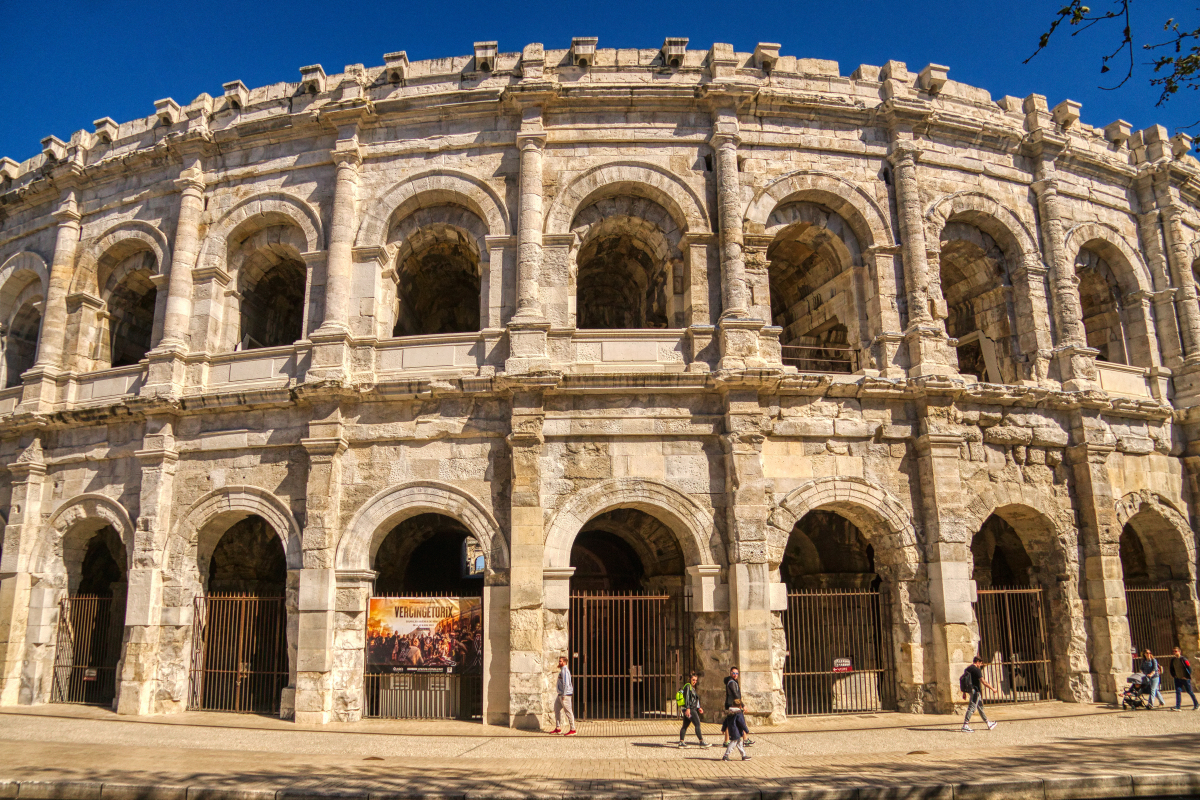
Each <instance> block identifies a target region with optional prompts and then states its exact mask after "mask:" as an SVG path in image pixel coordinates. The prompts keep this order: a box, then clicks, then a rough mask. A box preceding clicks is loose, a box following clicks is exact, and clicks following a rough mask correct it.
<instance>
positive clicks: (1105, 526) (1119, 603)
mask: <svg viewBox="0 0 1200 800" xmlns="http://www.w3.org/2000/svg"><path fill="white" fill-rule="evenodd" d="M1071 428H1072V430H1071V439H1072V442H1073V444H1072V446H1071V447H1069V448H1068V449H1067V463H1068V464H1069V465H1070V467H1071V472H1072V475H1073V477H1074V484H1075V486H1074V489H1075V492H1074V495H1075V502H1076V503H1077V510H1078V513H1079V518H1080V523H1081V525H1080V530H1079V543H1080V546H1081V549H1082V551H1083V553H1082V563H1081V565H1080V572H1081V573H1082V574H1081V580H1082V581H1083V583H1084V586H1085V593H1084V594H1085V597H1084V614H1085V616H1086V619H1087V627H1088V655H1089V659H1088V660H1089V663H1090V664H1091V667H1092V672H1091V680H1092V686H1093V687H1094V690H1095V693H1096V697H1095V699H1096V700H1097V701H1099V702H1109V703H1112V702H1116V699H1117V696H1118V694H1119V692H1120V691H1121V688H1122V687H1123V686H1124V681H1125V674H1126V672H1128V670H1129V649H1130V647H1131V644H1130V637H1129V621H1128V619H1127V618H1126V605H1125V583H1124V577H1123V573H1122V570H1121V552H1120V540H1121V525H1120V524H1119V523H1118V521H1117V517H1116V504H1115V501H1114V499H1113V489H1112V484H1111V483H1110V482H1109V478H1108V459H1109V456H1111V455H1112V454H1113V453H1114V452H1115V451H1116V442H1115V441H1114V440H1113V437H1112V435H1111V434H1109V433H1108V432H1107V429H1106V426H1105V424H1104V421H1103V419H1101V417H1100V414H1099V413H1098V412H1096V411H1092V410H1082V411H1078V412H1075V414H1073V418H1072V420H1071Z"/></svg>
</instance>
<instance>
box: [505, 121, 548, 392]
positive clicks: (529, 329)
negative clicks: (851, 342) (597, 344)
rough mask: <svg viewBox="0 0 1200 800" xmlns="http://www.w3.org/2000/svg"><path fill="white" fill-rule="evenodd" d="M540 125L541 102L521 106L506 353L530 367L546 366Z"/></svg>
mask: <svg viewBox="0 0 1200 800" xmlns="http://www.w3.org/2000/svg"><path fill="white" fill-rule="evenodd" d="M545 147H546V133H545V131H544V130H543V129H542V108H541V106H530V107H528V108H525V109H523V111H522V120H521V130H520V132H519V133H518V134H517V148H518V149H519V150H520V153H521V167H520V169H521V174H520V178H519V186H518V208H517V313H516V314H515V315H513V318H512V319H511V320H509V322H508V342H509V357H508V361H507V362H506V363H505V370H507V371H508V372H512V373H523V372H533V371H537V370H541V369H546V368H548V367H549V366H550V361H549V358H548V357H547V345H546V333H547V331H549V329H550V325H549V323H547V322H546V318H545V314H544V312H543V309H542V301H541V285H540V283H541V279H542V222H543V218H542V192H543V191H544V190H543V186H542V151H543V150H544V149H545Z"/></svg>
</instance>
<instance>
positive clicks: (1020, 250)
mask: <svg viewBox="0 0 1200 800" xmlns="http://www.w3.org/2000/svg"><path fill="white" fill-rule="evenodd" d="M951 221H961V222H965V223H967V224H968V225H972V226H974V227H976V228H979V229H980V230H981V231H983V232H984V233H986V234H987V235H989V236H991V237H992V238H993V239H995V240H996V242H997V243H998V244H999V245H1000V247H1001V249H1002V250H1004V252H1005V255H1006V256H1008V257H1009V259H1010V261H1011V262H1012V263H1010V264H1009V269H1010V270H1011V269H1014V268H1015V267H1017V266H1018V265H1019V264H1020V263H1021V261H1022V260H1024V259H1026V258H1038V247H1037V240H1036V239H1035V238H1034V236H1033V233H1032V232H1031V231H1030V230H1029V227H1028V226H1027V225H1026V224H1025V223H1024V222H1023V221H1022V220H1021V219H1020V218H1019V217H1018V216H1017V215H1016V214H1014V213H1013V212H1012V211H1011V210H1010V209H1008V208H1006V207H1005V206H1004V205H1003V204H1001V203H1000V201H998V200H996V199H994V198H992V197H991V196H989V195H987V194H985V193H983V192H956V193H954V194H948V195H946V196H945V197H942V198H939V199H938V200H936V201H934V202H933V203H932V204H931V205H930V206H929V210H928V211H926V212H925V230H926V239H925V240H926V241H927V242H937V241H939V240H940V239H941V236H942V229H943V228H945V227H946V223H948V222H951ZM1013 259H1015V261H1014V260H1013Z"/></svg>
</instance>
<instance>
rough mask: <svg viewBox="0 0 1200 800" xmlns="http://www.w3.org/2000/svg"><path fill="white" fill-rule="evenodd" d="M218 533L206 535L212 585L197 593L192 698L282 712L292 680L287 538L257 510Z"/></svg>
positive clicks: (206, 704) (194, 702)
mask: <svg viewBox="0 0 1200 800" xmlns="http://www.w3.org/2000/svg"><path fill="white" fill-rule="evenodd" d="M213 524H215V523H213ZM210 527H211V526H210ZM213 534H216V531H211V532H209V534H208V535H202V537H201V546H200V552H199V556H198V561H199V563H198V566H199V567H200V574H201V575H202V576H204V580H203V583H204V586H205V589H206V592H205V594H204V596H202V597H200V598H197V601H196V611H195V623H194V626H195V629H194V632H193V636H194V637H195V639H194V643H193V654H194V656H193V663H192V682H191V683H192V685H191V698H190V699H191V702H190V704H189V705H190V706H191V707H192V708H199V709H202V710H206V711H234V712H239V713H256V714H270V715H278V714H279V709H280V696H281V694H282V692H283V689H284V687H286V686H287V685H288V680H289V669H288V646H287V608H286V600H285V598H286V594H287V572H288V571H287V557H286V555H285V552H284V549H283V543H282V542H281V541H280V539H279V535H278V534H277V533H276V531H275V530H274V528H272V527H271V525H270V523H268V522H267V521H266V520H265V519H263V518H262V517H260V516H257V515H251V516H247V517H244V518H243V519H241V520H238V521H237V522H235V523H234V524H232V525H230V526H229V527H228V528H227V529H226V530H225V531H224V533H220V534H219V535H213ZM214 539H215V541H213V540H214ZM209 547H211V550H209V549H208V548H209ZM206 552H207V557H206V555H205V554H206Z"/></svg>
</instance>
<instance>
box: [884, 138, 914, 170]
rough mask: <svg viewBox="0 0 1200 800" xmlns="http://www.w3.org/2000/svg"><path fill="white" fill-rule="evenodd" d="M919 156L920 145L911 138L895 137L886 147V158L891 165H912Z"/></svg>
mask: <svg viewBox="0 0 1200 800" xmlns="http://www.w3.org/2000/svg"><path fill="white" fill-rule="evenodd" d="M920 158H921V147H920V145H918V144H917V143H916V142H914V141H913V140H911V139H897V140H896V141H894V142H892V144H891V146H890V147H889V148H888V155H887V159H888V161H889V162H891V164H892V166H894V167H900V166H905V165H907V166H913V165H915V164H916V163H917V161H919V160H920Z"/></svg>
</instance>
